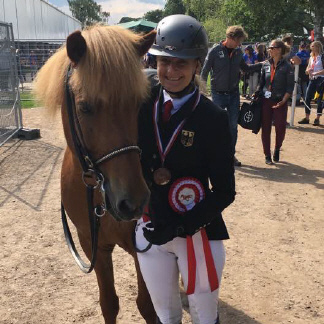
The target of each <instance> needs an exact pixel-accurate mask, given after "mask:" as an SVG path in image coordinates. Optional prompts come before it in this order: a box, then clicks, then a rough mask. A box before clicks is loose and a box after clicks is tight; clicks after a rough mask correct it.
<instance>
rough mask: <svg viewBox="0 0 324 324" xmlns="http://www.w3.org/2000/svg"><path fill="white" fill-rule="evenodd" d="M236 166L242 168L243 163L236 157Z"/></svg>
mask: <svg viewBox="0 0 324 324" xmlns="http://www.w3.org/2000/svg"><path fill="white" fill-rule="evenodd" d="M234 166H237V167H240V166H242V163H241V162H240V161H239V160H238V159H237V158H236V157H235V156H234Z"/></svg>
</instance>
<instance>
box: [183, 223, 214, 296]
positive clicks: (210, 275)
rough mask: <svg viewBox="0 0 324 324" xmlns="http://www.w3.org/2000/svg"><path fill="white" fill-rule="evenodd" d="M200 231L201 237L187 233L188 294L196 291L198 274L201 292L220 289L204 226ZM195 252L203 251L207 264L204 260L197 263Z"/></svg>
mask: <svg viewBox="0 0 324 324" xmlns="http://www.w3.org/2000/svg"><path fill="white" fill-rule="evenodd" d="M198 233H200V235H201V237H200V239H198V238H197V237H195V238H193V237H192V236H189V235H187V258H188V285H187V291H186V294H187V295H191V294H193V293H194V292H195V287H196V276H198V277H199V282H200V287H199V289H200V291H199V292H207V291H211V292H212V291H214V290H216V289H218V287H219V282H218V275H217V271H216V266H215V262H214V259H213V255H212V252H211V248H210V244H209V240H208V237H207V233H206V230H205V229H204V228H203V229H201V230H200V231H199V232H198ZM198 233H196V234H195V235H197V234H198ZM195 250H197V251H195ZM195 252H196V253H198V254H199V253H201V252H203V253H204V255H205V264H204V262H199V263H198V264H197V260H196V255H195V254H196V253H195ZM197 266H198V269H197ZM205 271H207V278H206V272H205ZM207 279H208V280H207Z"/></svg>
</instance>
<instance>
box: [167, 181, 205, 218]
mask: <svg viewBox="0 0 324 324" xmlns="http://www.w3.org/2000/svg"><path fill="white" fill-rule="evenodd" d="M204 198H205V190H204V187H203V185H202V183H201V182H200V181H199V180H198V179H196V178H190V177H188V178H187V177H185V178H180V179H177V180H176V181H175V182H174V183H173V184H172V186H171V188H170V191H169V204H170V206H171V208H172V209H173V210H174V211H175V212H177V213H179V214H183V213H185V212H186V211H188V210H190V209H192V208H193V207H194V206H195V205H196V204H197V203H198V202H200V201H201V200H203V199H204Z"/></svg>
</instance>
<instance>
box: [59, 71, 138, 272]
mask: <svg viewBox="0 0 324 324" xmlns="http://www.w3.org/2000/svg"><path fill="white" fill-rule="evenodd" d="M71 74H72V67H71V65H70V66H69V67H68V69H67V73H66V77H65V100H66V107H67V115H68V120H69V127H70V132H71V137H72V142H73V146H74V151H75V154H76V156H77V158H78V160H79V162H80V164H81V167H82V180H83V182H84V184H85V186H86V190H87V203H88V217H89V223H90V234H91V261H90V265H88V264H87V263H86V262H84V261H83V260H82V258H81V257H80V255H79V253H78V251H77V249H76V247H75V244H74V241H73V238H72V235H71V231H70V228H69V225H68V222H67V217H66V212H65V208H64V206H63V202H61V217H62V223H63V229H64V235H65V240H66V243H67V245H68V248H69V250H70V252H71V253H72V256H73V257H74V259H75V261H76V263H77V264H78V266H79V267H80V269H81V270H82V271H83V272H84V273H90V272H91V271H92V270H93V268H94V266H95V263H96V256H97V247H98V234H99V227H100V218H101V217H103V216H104V215H105V214H106V212H107V211H108V210H109V209H111V208H112V205H111V203H110V201H109V197H108V194H106V190H105V183H106V182H107V179H105V177H104V175H103V174H102V172H101V171H100V169H99V165H100V164H101V163H103V162H106V161H109V160H111V159H113V158H115V157H117V156H119V155H121V154H124V153H128V152H130V151H136V152H138V153H139V154H141V149H140V148H139V147H138V146H137V145H129V146H124V147H121V148H118V149H115V150H113V151H111V152H109V153H108V154H106V155H104V156H102V157H101V158H99V159H97V160H94V159H93V158H92V156H91V155H90V153H89V151H88V150H87V148H86V146H85V142H84V139H83V134H82V129H81V126H80V122H79V119H78V117H77V113H76V106H75V97H74V94H73V92H72V90H71V88H70V86H69V80H70V77H71ZM95 191H99V192H100V194H101V203H99V204H97V205H96V206H94V203H93V197H94V192H95ZM107 198H108V199H107Z"/></svg>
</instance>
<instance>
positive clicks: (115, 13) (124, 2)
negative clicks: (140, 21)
mask: <svg viewBox="0 0 324 324" xmlns="http://www.w3.org/2000/svg"><path fill="white" fill-rule="evenodd" d="M47 2H49V3H51V4H53V5H55V6H56V7H58V8H60V9H61V10H62V11H64V12H66V13H68V14H71V13H70V11H69V4H68V2H67V0H47ZM96 2H97V3H98V4H100V5H101V7H102V10H103V11H108V12H110V18H109V20H108V23H109V24H110V25H114V24H117V23H118V22H119V21H120V19H121V18H122V17H134V18H138V17H141V16H143V14H144V13H146V12H147V11H151V10H155V9H163V7H164V4H165V0H105V1H102V0H101V1H100V0H96Z"/></svg>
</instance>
